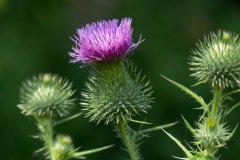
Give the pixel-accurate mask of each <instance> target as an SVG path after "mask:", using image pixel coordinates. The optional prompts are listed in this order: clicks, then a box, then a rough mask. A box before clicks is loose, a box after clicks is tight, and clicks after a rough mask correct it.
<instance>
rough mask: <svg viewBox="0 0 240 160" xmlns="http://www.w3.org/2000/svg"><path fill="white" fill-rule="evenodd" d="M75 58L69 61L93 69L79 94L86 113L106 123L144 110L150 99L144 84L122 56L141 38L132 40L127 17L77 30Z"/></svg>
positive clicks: (129, 22)
mask: <svg viewBox="0 0 240 160" xmlns="http://www.w3.org/2000/svg"><path fill="white" fill-rule="evenodd" d="M77 33H78V36H77V37H76V40H74V42H75V43H76V47H73V51H74V52H73V53H69V54H70V56H72V57H74V58H75V59H73V60H71V62H81V63H84V64H91V65H92V67H93V72H92V73H91V75H90V77H89V81H88V82H87V83H86V86H87V88H86V89H85V91H84V92H83V93H82V95H83V100H82V103H81V104H82V105H83V106H84V107H85V108H84V110H85V111H86V116H89V117H91V118H90V119H91V121H96V122H97V123H98V122H100V121H102V120H105V122H106V123H109V122H111V121H113V120H116V122H117V123H118V121H119V119H126V118H131V116H132V115H135V114H138V113H140V112H146V110H147V109H149V108H150V105H149V103H150V102H151V98H150V92H149V91H150V90H151V87H149V86H148V83H143V79H144V78H141V77H140V73H137V71H136V68H135V67H134V66H133V65H132V64H131V62H128V60H127V59H125V60H123V59H124V57H125V56H126V55H127V54H128V53H129V52H131V51H133V50H134V49H135V48H136V47H137V46H138V45H139V43H140V42H141V41H139V42H138V43H133V41H132V29H131V19H130V18H125V19H123V20H122V21H121V23H120V25H119V26H118V20H116V19H114V20H112V21H108V22H107V21H100V22H97V23H93V24H91V25H89V24H88V25H86V27H85V28H82V29H78V30H77Z"/></svg>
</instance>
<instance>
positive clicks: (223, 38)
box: [164, 30, 240, 160]
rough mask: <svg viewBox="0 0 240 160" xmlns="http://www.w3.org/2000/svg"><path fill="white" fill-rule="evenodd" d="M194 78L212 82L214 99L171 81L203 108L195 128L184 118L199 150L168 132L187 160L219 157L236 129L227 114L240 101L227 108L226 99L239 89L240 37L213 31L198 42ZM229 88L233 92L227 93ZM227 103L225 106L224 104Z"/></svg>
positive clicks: (204, 159) (193, 69) (215, 159)
mask: <svg viewBox="0 0 240 160" xmlns="http://www.w3.org/2000/svg"><path fill="white" fill-rule="evenodd" d="M190 60H191V62H190V65H191V68H190V69H191V70H192V71H193V72H194V73H193V74H192V76H193V77H195V78H196V79H197V81H198V82H197V83H196V85H199V84H203V83H207V84H210V85H211V88H212V92H213V99H212V101H210V102H209V103H206V102H205V101H204V100H203V99H202V98H201V97H200V96H198V95H197V94H195V93H194V92H193V91H191V90H189V89H188V88H186V87H184V86H183V85H181V84H179V83H177V82H175V81H172V80H170V79H168V78H166V77H164V78H166V79H167V80H168V81H169V82H171V83H172V84H174V85H175V86H177V87H178V88H180V89H182V90H183V91H185V92H186V93H187V94H189V95H190V96H191V97H193V98H194V99H195V100H196V101H197V102H198V103H199V104H200V105H201V107H200V108H199V109H201V110H203V114H202V115H201V116H200V119H199V120H198V121H197V122H196V123H195V124H196V127H195V128H193V127H192V126H191V124H190V123H189V122H188V121H187V120H186V119H184V118H183V120H184V122H185V124H186V126H187V128H188V129H189V130H190V132H191V133H192V134H193V137H194V142H193V144H195V145H196V146H197V149H196V150H195V149H193V148H192V147H190V145H189V144H188V146H189V147H190V150H188V149H187V148H186V147H185V146H184V145H183V144H181V143H180V141H178V140H177V139H176V138H174V137H173V136H172V135H171V134H169V133H167V132H166V131H164V132H165V133H166V134H167V135H168V136H169V137H170V138H171V139H172V140H174V141H175V142H176V143H177V144H178V146H179V147H180V148H181V149H182V150H183V151H184V152H185V154H186V157H185V158H179V159H186V160H200V159H201V160H217V159H219V156H218V151H219V149H220V148H221V147H224V146H226V144H227V142H228V141H229V140H230V139H231V138H232V136H233V134H234V132H235V130H236V127H235V129H230V128H229V126H227V123H226V121H225V117H226V116H227V115H228V114H229V113H230V112H231V111H233V110H234V109H235V108H237V107H238V106H239V105H240V102H238V103H236V104H235V105H233V106H230V107H227V106H226V103H224V102H225V101H227V100H228V99H229V96H231V95H232V94H234V93H238V92H239V91H240V90H239V85H240V82H239V78H240V40H239V38H238V35H236V34H234V33H230V32H226V31H221V30H219V31H218V32H217V33H214V32H212V33H210V34H209V35H208V36H205V38H204V40H203V41H200V42H199V43H198V44H197V49H195V50H193V51H192V56H191V58H190ZM227 88H231V89H232V91H230V92H227V93H225V90H226V89H227ZM223 106H224V107H223Z"/></svg>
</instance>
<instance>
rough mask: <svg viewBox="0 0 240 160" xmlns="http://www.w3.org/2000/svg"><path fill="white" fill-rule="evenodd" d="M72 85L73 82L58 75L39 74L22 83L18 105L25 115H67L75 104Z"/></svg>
mask: <svg viewBox="0 0 240 160" xmlns="http://www.w3.org/2000/svg"><path fill="white" fill-rule="evenodd" d="M71 87H72V84H71V83H68V81H67V80H65V79H63V78H61V77H58V76H57V75H52V74H39V75H38V76H34V77H33V78H32V79H29V80H27V81H25V82H24V83H23V84H22V87H21V88H20V104H18V107H19V108H20V109H21V110H22V113H23V114H25V115H37V116H41V117H55V116H61V117H63V116H67V115H69V114H70V110H71V109H72V108H73V105H74V103H73V102H74V99H70V97H71V96H72V95H73V93H74V91H72V89H71Z"/></svg>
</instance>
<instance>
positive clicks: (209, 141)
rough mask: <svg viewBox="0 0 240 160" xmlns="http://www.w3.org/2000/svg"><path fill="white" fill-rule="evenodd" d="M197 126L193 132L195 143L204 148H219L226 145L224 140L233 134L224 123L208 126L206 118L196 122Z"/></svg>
mask: <svg viewBox="0 0 240 160" xmlns="http://www.w3.org/2000/svg"><path fill="white" fill-rule="evenodd" d="M197 126H198V128H197V129H196V133H195V134H194V137H195V143H196V144H197V145H200V146H202V147H204V148H209V147H210V148H220V147H222V146H225V145H226V142H227V141H228V140H230V138H231V137H232V136H233V132H234V131H233V132H229V129H228V127H225V123H219V122H217V124H216V125H215V126H214V127H209V126H208V119H206V120H205V121H202V123H197Z"/></svg>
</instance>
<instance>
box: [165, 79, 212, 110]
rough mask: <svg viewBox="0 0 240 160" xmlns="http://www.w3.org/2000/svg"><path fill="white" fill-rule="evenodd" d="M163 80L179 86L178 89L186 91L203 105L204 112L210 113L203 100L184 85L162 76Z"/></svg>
mask: <svg viewBox="0 0 240 160" xmlns="http://www.w3.org/2000/svg"><path fill="white" fill-rule="evenodd" d="M161 76H162V77H163V78H165V79H166V80H168V81H169V82H171V83H172V84H173V85H175V86H177V87H178V88H180V89H181V90H183V91H185V92H186V93H187V94H189V95H190V96H191V97H193V98H194V99H195V100H196V101H197V102H198V103H200V104H201V106H202V108H203V110H204V111H208V105H207V104H206V103H205V102H204V101H203V99H202V98H201V97H200V96H198V95H197V94H195V93H194V92H193V91H191V90H190V89H188V88H186V87H184V86H183V85H181V84H179V83H177V82H175V81H173V80H171V79H168V78H167V77H165V76H163V75H161Z"/></svg>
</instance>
